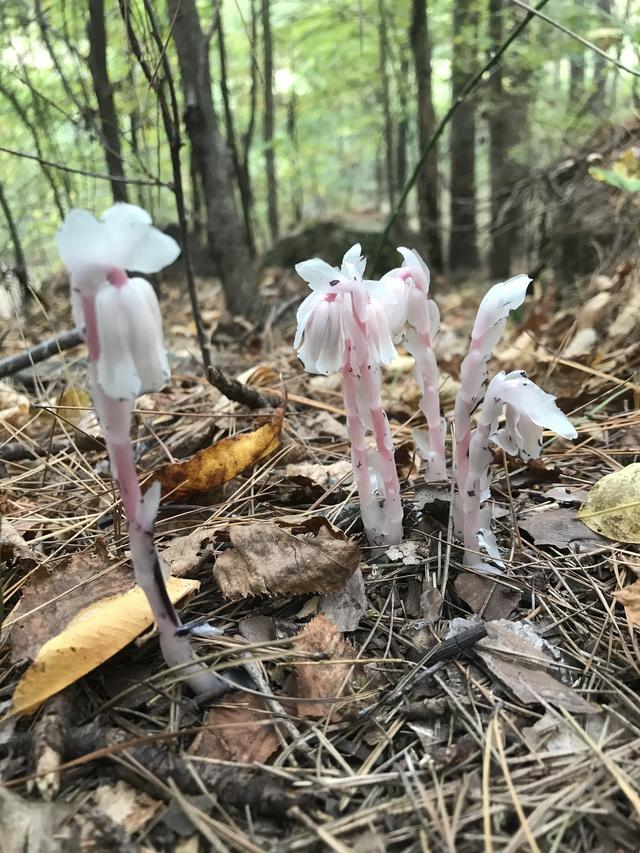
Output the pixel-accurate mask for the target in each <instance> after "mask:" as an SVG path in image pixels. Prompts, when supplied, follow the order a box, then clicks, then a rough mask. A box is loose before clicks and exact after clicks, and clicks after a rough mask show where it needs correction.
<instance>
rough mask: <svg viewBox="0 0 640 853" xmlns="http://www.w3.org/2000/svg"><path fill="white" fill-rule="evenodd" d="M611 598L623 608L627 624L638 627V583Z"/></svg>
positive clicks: (639, 595)
mask: <svg viewBox="0 0 640 853" xmlns="http://www.w3.org/2000/svg"><path fill="white" fill-rule="evenodd" d="M613 597H614V598H615V599H616V601H619V602H620V604H622V605H623V606H624V610H625V613H626V614H627V619H628V620H629V622H630V623H631V624H632V625H637V626H638V627H640V581H636V582H635V583H632V584H631V585H630V586H625V587H624V589H620V590H618V591H617V592H614V593H613Z"/></svg>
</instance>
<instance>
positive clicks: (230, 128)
mask: <svg viewBox="0 0 640 853" xmlns="http://www.w3.org/2000/svg"><path fill="white" fill-rule="evenodd" d="M217 30H218V54H219V56H220V92H221V94H222V104H223V107H224V122H225V126H226V129H227V144H228V145H229V151H230V152H231V161H232V163H233V171H234V172H235V176H236V182H237V184H238V191H239V193H240V205H241V207H242V218H243V221H244V230H245V233H246V235H247V245H248V246H249V251H250V252H251V257H254V256H255V241H254V238H253V224H252V222H251V186H250V185H249V172H248V170H246V169H245V162H244V161H243V160H242V159H241V157H240V152H239V151H238V143H237V141H236V127H235V121H234V119H233V111H232V109H231V98H230V95H229V84H228V79H227V73H228V72H227V47H226V44H225V39H224V27H223V22H222V7H221V6H218V14H217Z"/></svg>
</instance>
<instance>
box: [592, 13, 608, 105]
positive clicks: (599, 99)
mask: <svg viewBox="0 0 640 853" xmlns="http://www.w3.org/2000/svg"><path fill="white" fill-rule="evenodd" d="M596 5H597V8H598V11H599V12H600V13H601V19H600V26H601V27H606V26H607V25H608V24H610V21H611V0H597V3H596ZM609 70H610V65H609V63H608V62H607V60H606V59H603V57H601V56H599V55H598V54H597V53H596V54H594V56H593V78H592V89H593V101H592V102H591V104H592V109H593V111H594V113H595V114H596V115H598V116H604V115H605V114H606V113H607V110H608V106H609V98H608V97H607V81H608V79H609Z"/></svg>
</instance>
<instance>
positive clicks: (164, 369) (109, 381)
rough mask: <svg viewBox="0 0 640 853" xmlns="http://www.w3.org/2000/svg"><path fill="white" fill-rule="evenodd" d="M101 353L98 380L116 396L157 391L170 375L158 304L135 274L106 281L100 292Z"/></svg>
mask: <svg viewBox="0 0 640 853" xmlns="http://www.w3.org/2000/svg"><path fill="white" fill-rule="evenodd" d="M96 323H97V328H98V340H99V343H100V354H99V356H98V362H97V378H98V382H99V384H100V387H101V388H102V390H103V391H104V393H105V394H106V395H107V396H108V397H111V399H113V400H133V399H134V398H135V397H138V396H139V395H140V394H143V393H146V392H147V391H159V390H160V389H161V388H163V387H164V386H165V385H167V384H168V382H169V380H170V378H171V373H170V370H169V364H168V361H167V354H166V351H165V348H164V341H163V337H162V321H161V317H160V306H159V305H158V300H157V297H156V295H155V292H154V290H153V288H152V287H151V285H150V284H149V282H148V281H146V280H145V279H143V278H132V279H129V280H128V281H127V283H126V284H125V285H123V286H122V287H113V286H112V285H105V286H104V287H102V288H100V289H99V290H98V294H97V296H96Z"/></svg>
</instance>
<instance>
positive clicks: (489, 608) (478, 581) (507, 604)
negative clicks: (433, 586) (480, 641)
mask: <svg viewBox="0 0 640 853" xmlns="http://www.w3.org/2000/svg"><path fill="white" fill-rule="evenodd" d="M453 585H454V587H455V590H456V592H457V593H458V595H459V596H460V598H461V599H462V600H463V601H464V602H465V603H466V604H468V605H469V607H470V608H471V610H472V611H473V612H474V613H475V614H476V615H477V616H480V618H481V619H486V620H487V622H490V621H492V620H493V619H504V618H505V617H507V616H508V615H509V614H510V613H511V611H512V610H513V609H514V608H515V607H517V606H518V602H519V601H520V591H519V590H517V589H511V588H510V587H508V586H506V585H505V584H504V583H500V581H499V580H496V579H495V578H491V577H486V576H484V575H475V574H472V573H471V572H463V573H462V574H460V575H458V577H457V578H456V579H455V581H454V584H453Z"/></svg>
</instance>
